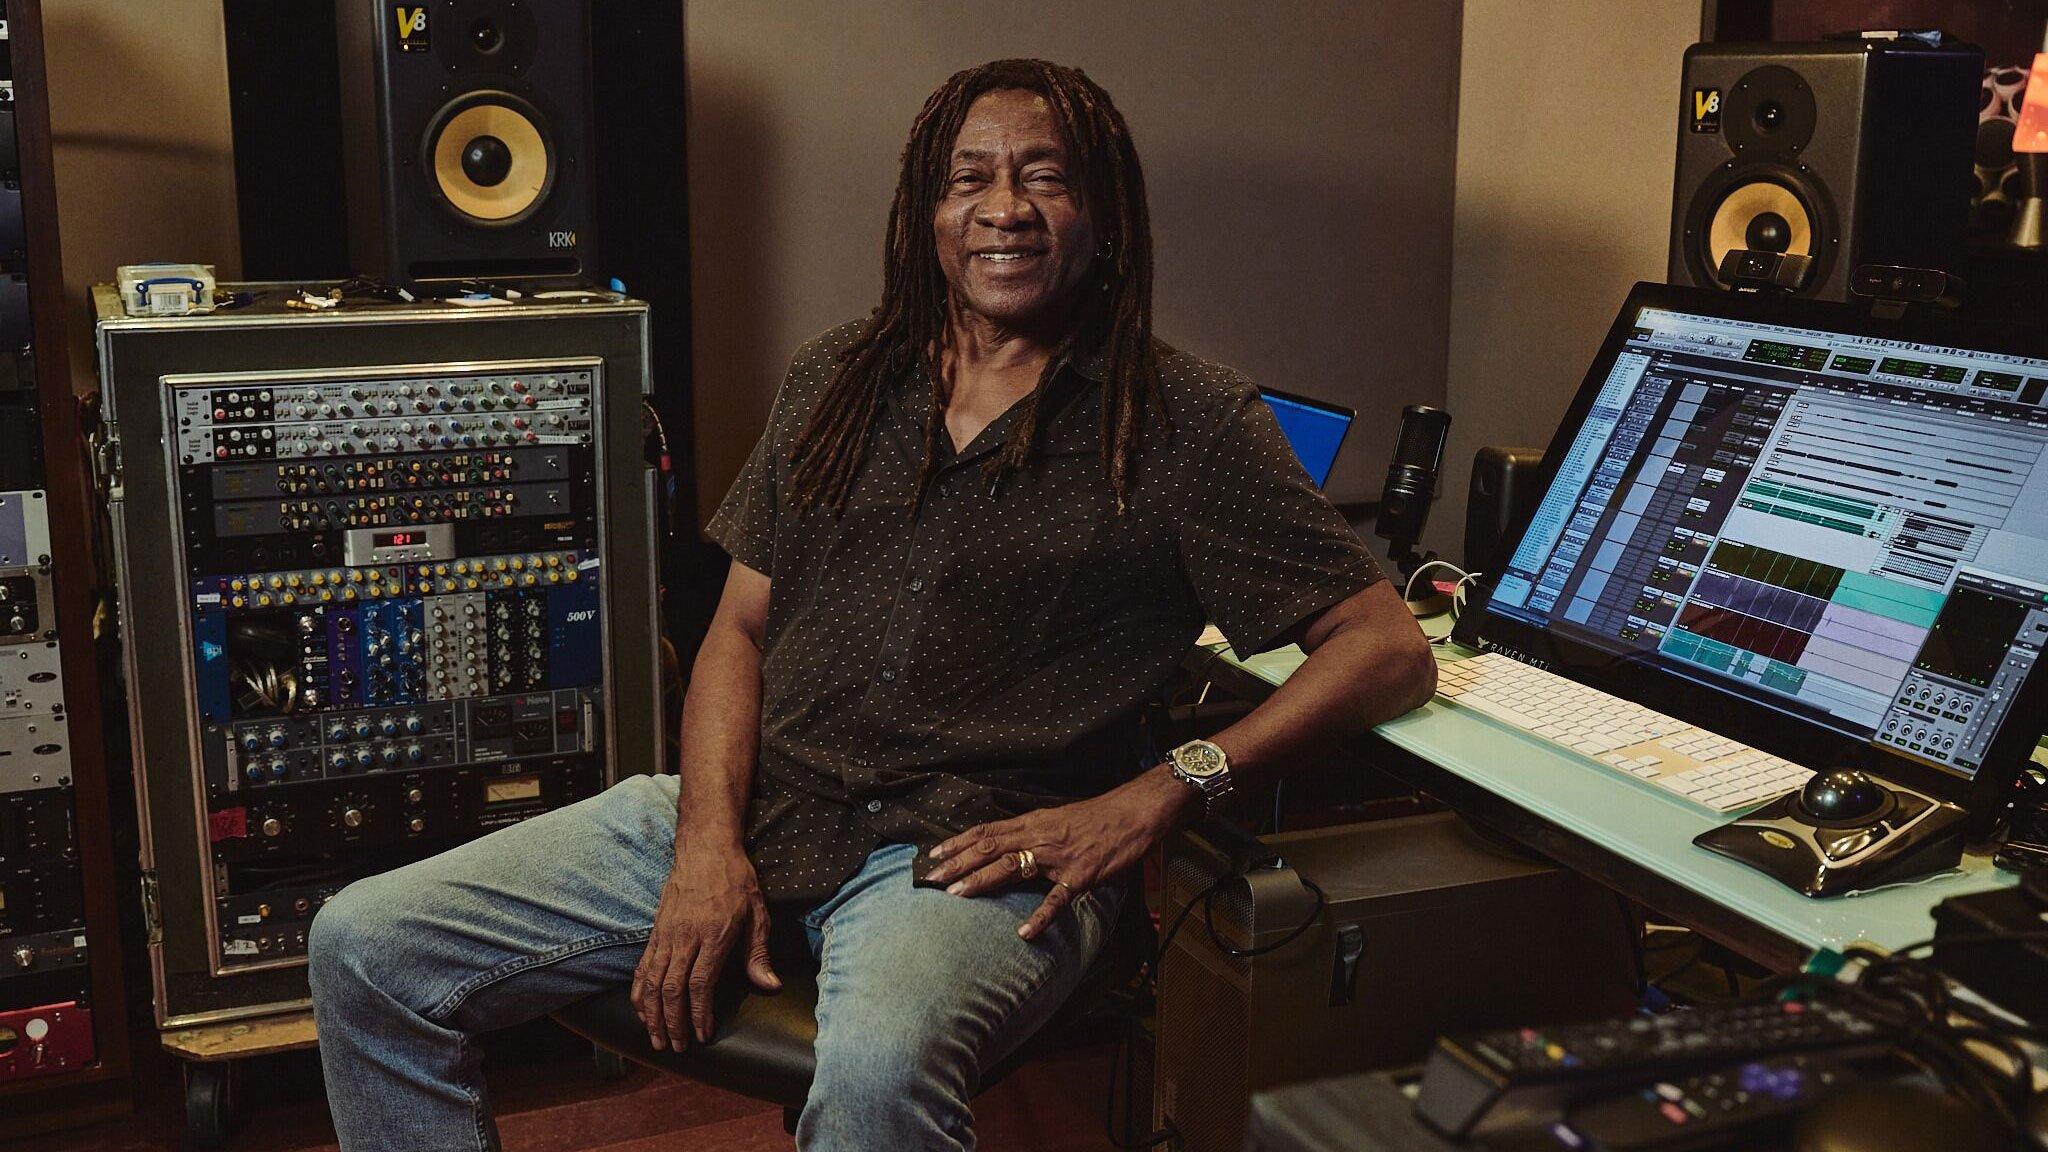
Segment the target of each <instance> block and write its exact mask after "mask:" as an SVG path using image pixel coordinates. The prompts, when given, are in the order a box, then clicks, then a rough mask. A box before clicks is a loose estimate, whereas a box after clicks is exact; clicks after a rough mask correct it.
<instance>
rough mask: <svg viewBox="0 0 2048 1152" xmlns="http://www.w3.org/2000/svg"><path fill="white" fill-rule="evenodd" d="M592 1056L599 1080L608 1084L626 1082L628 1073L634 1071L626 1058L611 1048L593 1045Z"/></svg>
mask: <svg viewBox="0 0 2048 1152" xmlns="http://www.w3.org/2000/svg"><path fill="white" fill-rule="evenodd" d="M590 1056H591V1059H592V1061H593V1062H595V1063H596V1065H597V1078H598V1079H599V1080H603V1081H604V1082H605V1083H607V1084H610V1083H614V1082H616V1081H619V1080H624V1079H625V1078H626V1073H628V1072H630V1071H632V1065H630V1064H628V1063H627V1062H626V1058H625V1057H624V1056H621V1055H619V1054H618V1053H617V1052H614V1051H612V1050H611V1049H609V1048H602V1047H599V1046H598V1045H596V1044H592V1045H591V1046H590Z"/></svg>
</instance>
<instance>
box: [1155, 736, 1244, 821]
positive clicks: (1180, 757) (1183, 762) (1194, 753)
mask: <svg viewBox="0 0 2048 1152" xmlns="http://www.w3.org/2000/svg"><path fill="white" fill-rule="evenodd" d="M1166 763H1167V765H1168V766H1169V767H1171V768H1172V769H1173V774H1174V776H1176V777H1178V778H1179V780H1180V782H1181V783H1183V784H1185V785H1187V786H1188V787H1190V788H1193V789H1194V790H1195V791H1196V793H1198V794H1199V795H1200V796H1201V797H1202V815H1204V816H1212V815H1214V814H1215V812H1216V805H1217V804H1218V802H1220V801H1221V800H1222V799H1223V798H1224V797H1225V796H1228V795H1230V757H1228V756H1226V755H1224V753H1223V749H1221V748H1218V747H1217V746H1216V745H1214V744H1211V743H1210V742H1208V741H1207V740H1190V741H1188V742H1187V743H1185V744H1183V745H1181V746H1180V747H1178V748H1175V749H1174V750H1173V751H1171V752H1168V753H1167V754H1166Z"/></svg>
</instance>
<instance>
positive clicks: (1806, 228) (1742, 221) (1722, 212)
mask: <svg viewBox="0 0 2048 1152" xmlns="http://www.w3.org/2000/svg"><path fill="white" fill-rule="evenodd" d="M1765 213H1771V214H1775V215H1776V216H1777V217H1778V218H1779V219H1781V220H1783V221H1784V222H1785V228H1784V232H1783V235H1782V239H1783V241H1784V246H1783V247H1782V248H1781V247H1779V246H1778V245H1776V244H1773V245H1770V247H1771V249H1772V250H1774V251H1780V252H1787V253H1790V254H1792V255H1794V256H1811V255H1813V218H1812V217H1811V216H1809V215H1808V214H1807V211H1806V205H1805V204H1804V203H1803V202H1802V201H1801V200H1800V199H1799V197H1798V196H1797V195H1795V194H1794V193H1793V191H1792V190H1791V189H1790V188H1787V187H1785V186H1784V185H1783V184H1775V183H1772V182H1771V181H1769V180H1757V181H1754V182H1752V183H1748V184H1739V185H1737V186H1735V187H1734V188H1731V189H1729V191H1728V194H1727V195H1726V196H1723V197H1721V203H1720V204H1718V205H1716V206H1715V207H1714V217H1713V219H1712V220H1710V221H1708V223H1707V255H1708V261H1707V266H1708V267H1709V268H1719V267H1720V266H1721V260H1722V258H1724V257H1726V256H1727V255H1728V253H1730V252H1732V251H1734V250H1735V249H1738V248H1752V247H1757V245H1753V244H1751V243H1750V240H1749V231H1750V224H1751V223H1752V222H1754V221H1755V220H1756V219H1757V217H1759V216H1762V215H1764V214H1765Z"/></svg>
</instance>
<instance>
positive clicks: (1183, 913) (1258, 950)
mask: <svg viewBox="0 0 2048 1152" xmlns="http://www.w3.org/2000/svg"><path fill="white" fill-rule="evenodd" d="M1247 875H1249V872H1225V873H1224V874H1223V875H1221V876H1218V877H1216V879H1214V880H1211V881H1210V882H1209V885H1208V887H1206V888H1203V889H1202V890H1201V892H1199V893H1198V894H1196V895H1195V896H1194V897H1192V898H1191V899H1189V900H1188V902H1187V903H1186V904H1183V905H1181V909H1180V914H1179V915H1177V916H1175V917H1174V918H1173V924H1172V925H1171V926H1170V927H1168V928H1167V930H1166V935H1165V936H1164V937H1163V938H1161V939H1160V941H1159V951H1158V952H1157V953H1155V954H1154V956H1153V960H1152V981H1153V984H1154V986H1155V987H1156V986H1158V985H1159V984H1160V983H1161V976H1162V975H1163V974H1164V973H1165V971H1166V956H1167V953H1168V952H1169V951H1170V950H1171V949H1172V948H1173V941H1174V938H1175V937H1177V936H1179V935H1180V930H1181V927H1182V926H1183V925H1185V924H1186V923H1187V922H1188V916H1189V915H1190V914H1191V913H1193V912H1194V910H1195V907H1196V906H1197V905H1200V906H1201V909H1202V924H1203V927H1205V928H1206V929H1207V930H1208V933H1209V943H1210V944H1212V945H1214V946H1215V948H1216V950H1217V951H1219V952H1222V953H1223V954H1224V955H1226V956H1235V957H1237V958H1239V959H1248V958H1250V957H1253V956H1264V955H1266V954H1267V953H1268V952H1274V951H1278V950H1279V949H1281V948H1285V947H1287V946H1288V945H1289V944H1292V943H1294V942H1295V941H1296V940H1298V939H1300V938H1301V936H1302V934H1303V933H1305V932H1307V931H1308V930H1309V929H1310V928H1313V927H1315V925H1316V923H1317V921H1319V920H1321V919H1322V918H1323V910H1324V909H1325V908H1327V907H1329V904H1330V899H1329V897H1328V896H1327V895H1326V894H1325V893H1324V892H1323V889H1322V886H1321V885H1319V884H1317V883H1316V882H1315V881H1313V880H1311V879H1309V878H1308V877H1306V876H1301V875H1299V874H1298V873H1297V876H1296V878H1297V879H1299V880H1300V881H1301V886H1302V887H1304V888H1306V889H1308V890H1309V891H1310V892H1313V893H1315V897H1316V902H1315V907H1313V908H1311V909H1309V912H1308V915H1306V916H1304V917H1302V920H1301V923H1299V924H1297V925H1295V926H1294V928H1293V929H1291V930H1290V931H1289V932H1288V933H1287V934H1286V935H1285V936H1283V937H1281V938H1280V939H1278V940H1275V941H1274V942H1272V943H1271V944H1263V945H1260V946H1258V947H1254V948H1235V947H1232V946H1231V945H1229V944H1226V943H1225V942H1224V941H1223V939H1222V938H1221V937H1219V936H1218V935H1217V934H1216V916H1215V910H1214V908H1213V906H1212V904H1211V901H1213V900H1214V899H1215V896H1216V893H1217V892H1219V891H1221V890H1222V889H1223V886H1224V885H1225V884H1228V883H1230V882H1231V881H1233V880H1242V879H1244V878H1245V877H1246V876H1247ZM1130 1049H1131V1043H1130V1038H1129V1037H1128V1036H1127V1037H1125V1038H1123V1039H1122V1040H1121V1041H1120V1042H1119V1052H1118V1055H1117V1062H1116V1064H1117V1067H1120V1068H1121V1069H1122V1071H1123V1082H1124V1084H1125V1085H1126V1092H1127V1093H1128V1085H1129V1084H1130V1079H1131V1059H1132V1057H1131V1051H1130ZM1116 1092H1117V1070H1116V1067H1113V1068H1112V1069H1111V1071H1110V1076H1109V1093H1108V1095H1107V1096H1106V1097H1105V1098H1104V1100H1103V1105H1102V1127H1103V1132H1104V1134H1105V1135H1107V1136H1108V1137H1109V1142H1110V1144H1112V1145H1114V1146H1115V1147H1117V1148H1121V1149H1124V1150H1126V1152H1130V1150H1133V1149H1140V1148H1156V1147H1158V1146H1159V1145H1161V1144H1164V1143H1166V1142H1167V1141H1169V1140H1175V1139H1178V1138H1179V1137H1180V1134H1181V1133H1180V1129H1178V1128H1176V1127H1174V1124H1173V1121H1171V1120H1168V1121H1167V1122H1166V1126H1165V1127H1163V1128H1160V1129H1158V1130H1156V1131H1153V1132H1151V1133H1148V1134H1147V1135H1145V1136H1142V1137H1140V1138H1139V1139H1138V1140H1137V1141H1136V1142H1133V1143H1126V1142H1125V1141H1124V1139H1123V1137H1122V1136H1121V1135H1120V1134H1119V1133H1118V1132H1117V1129H1116ZM1125 1105H1126V1119H1128V1112H1129V1101H1128V1100H1126V1102H1125Z"/></svg>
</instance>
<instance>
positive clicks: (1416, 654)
mask: <svg viewBox="0 0 2048 1152" xmlns="http://www.w3.org/2000/svg"><path fill="white" fill-rule="evenodd" d="M1403 623H1404V624H1406V622H1405V621H1403ZM1409 627H1412V625H1409ZM1435 677H1436V663H1435V660H1434V659H1433V658H1432V656H1431V654H1430V652H1429V646H1428V643H1427V642H1426V641H1424V640H1423V639H1422V638H1421V636H1420V634H1419V633H1418V635H1417V636H1416V637H1415V638H1414V639H1413V640H1412V641H1408V640H1403V639H1396V638H1391V637H1389V636H1387V635H1385V634H1382V633H1375V632H1373V631H1372V630H1368V629H1362V628H1349V629H1343V630H1340V631H1339V632H1337V633H1336V634H1335V635H1333V636H1331V637H1330V638H1329V640H1328V641H1326V642H1325V643H1324V644H1323V645H1322V646H1321V647H1319V648H1317V649H1316V650H1315V651H1314V652H1312V653H1310V654H1309V657H1308V659H1307V660H1306V661H1305V662H1303V664H1302V665H1301V667H1300V668H1298V669H1296V670H1295V672H1294V674H1293V675H1291V676H1289V677H1288V678H1287V682H1286V683H1284V684H1282V685H1280V687H1279V688H1278V689H1276V690H1275V691H1274V692H1273V694H1272V695H1271V696H1269V697H1267V698H1266V700H1265V701H1264V702H1262V703H1261V704H1260V705H1259V706H1258V707H1257V708H1254V709H1252V711H1251V712H1250V713H1248V714H1246V715H1245V717H1244V718H1243V719H1241V720H1239V721H1238V722H1237V723H1235V724H1232V725H1231V726H1230V727H1228V728H1226V729H1224V730H1223V731H1221V732H1219V733H1217V734H1216V735H1215V736H1214V737H1213V739H1214V740H1215V742H1216V744H1217V745H1218V746H1219V747H1221V748H1222V749H1223V751H1224V753H1225V754H1226V755H1227V756H1229V757H1230V772H1231V775H1232V776H1233V777H1237V778H1238V779H1239V780H1240V781H1251V782H1258V781H1263V780H1270V779H1273V778H1274V777H1276V776H1282V775H1285V774H1286V773H1287V772H1288V771H1290V770H1291V769H1292V768H1293V767H1294V766H1295V765H1296V764H1300V763H1302V762H1304V761H1308V760H1312V759H1313V758H1314V757H1313V755H1312V754H1313V753H1315V752H1317V751H1319V750H1321V749H1324V748H1327V747H1329V746H1330V745H1332V744H1334V743H1337V742H1339V741H1342V740H1345V739H1347V738H1350V737H1353V736H1357V735H1359V734H1361V733H1363V732H1365V731H1366V730H1368V729H1370V728H1372V727H1373V726H1374V725H1376V724H1379V723H1381V722H1383V721H1386V720H1391V719H1393V718H1394V717H1396V716H1399V715H1401V714H1403V713H1405V712H1408V711H1409V710H1411V709H1413V708H1416V707H1419V706H1420V705H1422V704H1423V703H1425V702H1426V701H1428V699H1429V696H1430V692H1431V690H1432V688H1433V686H1434V684H1435Z"/></svg>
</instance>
